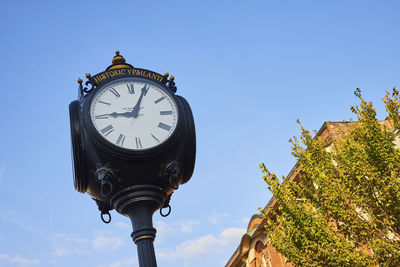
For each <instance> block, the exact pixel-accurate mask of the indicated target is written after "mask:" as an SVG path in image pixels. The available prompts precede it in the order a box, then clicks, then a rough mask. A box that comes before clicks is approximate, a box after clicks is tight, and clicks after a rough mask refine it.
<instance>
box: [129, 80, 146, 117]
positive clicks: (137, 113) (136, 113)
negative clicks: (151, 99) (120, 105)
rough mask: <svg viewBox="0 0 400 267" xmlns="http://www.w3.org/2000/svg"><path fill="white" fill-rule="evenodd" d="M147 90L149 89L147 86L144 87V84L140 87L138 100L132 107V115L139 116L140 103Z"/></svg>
mask: <svg viewBox="0 0 400 267" xmlns="http://www.w3.org/2000/svg"><path fill="white" fill-rule="evenodd" d="M148 90H149V88H148V87H146V85H145V86H144V87H143V88H142V93H141V94H140V96H139V99H138V102H137V103H136V105H135V106H134V107H133V110H132V115H133V117H134V118H137V117H138V116H139V110H140V103H141V102H142V98H143V96H145V95H146V94H147V91H148Z"/></svg>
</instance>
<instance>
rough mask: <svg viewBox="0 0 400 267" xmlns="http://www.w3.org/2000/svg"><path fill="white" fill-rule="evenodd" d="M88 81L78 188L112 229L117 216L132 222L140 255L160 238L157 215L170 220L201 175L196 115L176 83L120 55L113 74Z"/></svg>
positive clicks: (74, 115)
mask: <svg viewBox="0 0 400 267" xmlns="http://www.w3.org/2000/svg"><path fill="white" fill-rule="evenodd" d="M86 78H87V81H86V82H85V83H84V85H83V80H82V79H78V83H79V97H78V100H75V101H73V102H72V103H71V104H70V106H69V111H70V123H71V139H72V154H73V170H74V186H75V189H76V190H77V191H79V192H81V193H85V192H86V193H88V194H89V195H90V196H91V197H92V198H93V199H94V200H95V201H96V203H97V205H98V207H99V210H100V211H101V217H102V220H103V221H104V222H109V221H110V220H111V216H110V213H109V211H110V210H112V209H115V210H116V211H117V212H119V213H121V214H123V215H126V216H128V217H130V219H131V221H132V225H133V228H134V232H133V233H132V237H133V239H134V241H135V243H136V244H137V245H138V250H139V247H140V246H143V247H146V246H148V245H149V244H147V245H145V243H146V242H149V240H150V241H151V242H152V241H153V239H154V237H155V229H154V228H153V227H152V222H151V216H152V214H153V212H154V211H155V210H157V209H160V208H169V211H168V214H169V212H170V206H169V201H170V198H171V194H172V193H173V192H174V190H176V189H178V186H179V185H181V184H183V183H186V182H187V181H188V180H189V179H190V178H191V176H192V174H193V170H194V163H195V153H196V152H195V151H196V138H195V128H194V120H193V115H192V112H191V109H190V106H189V104H188V103H187V101H186V100H185V99H184V98H183V97H182V96H179V95H177V94H176V86H175V82H174V77H173V76H169V74H168V73H165V74H164V75H161V74H159V73H156V72H153V71H150V70H146V69H140V68H135V67H133V66H132V65H130V64H128V63H126V61H125V59H124V58H123V57H122V56H121V55H120V54H119V51H116V55H115V56H114V58H113V60H112V65H110V66H109V67H108V68H107V69H106V70H105V71H103V72H100V73H98V74H96V75H93V76H92V75H90V74H86ZM138 214H141V215H140V216H139V215H138ZM106 215H108V216H106ZM162 215H163V214H162ZM164 215H165V214H164ZM149 216H150V217H149ZM144 217H146V218H147V219H143V218H144ZM149 218H150V219H149ZM137 220H139V221H137ZM145 240H147V241H145ZM142 241H143V242H144V243H143V242H142ZM151 247H152V243H151ZM153 250H154V249H153ZM149 253H150V254H151V252H149ZM153 254H154V251H153ZM142 256H143V255H142ZM139 258H142V260H144V259H145V258H146V257H141V256H140V255H139ZM150 262H152V261H150ZM154 264H155V258H154V263H146V262H142V263H141V266H155V265H154Z"/></svg>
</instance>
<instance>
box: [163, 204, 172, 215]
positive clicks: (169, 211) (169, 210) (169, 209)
mask: <svg viewBox="0 0 400 267" xmlns="http://www.w3.org/2000/svg"><path fill="white" fill-rule="evenodd" d="M163 208H168V212H167V213H166V214H163V213H162V209H163ZM170 213H171V206H170V205H169V204H168V206H166V207H162V208H161V209H160V214H161V216H163V217H167V216H168V215H169V214H170Z"/></svg>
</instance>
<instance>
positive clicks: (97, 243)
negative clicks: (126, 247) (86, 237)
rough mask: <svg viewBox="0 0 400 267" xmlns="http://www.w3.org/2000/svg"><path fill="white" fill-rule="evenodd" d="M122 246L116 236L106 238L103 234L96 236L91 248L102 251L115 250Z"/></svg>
mask: <svg viewBox="0 0 400 267" xmlns="http://www.w3.org/2000/svg"><path fill="white" fill-rule="evenodd" d="M122 245H123V241H122V239H121V238H118V237H116V236H111V235H110V234H108V236H106V234H104V233H101V234H99V235H97V236H96V237H95V238H94V240H93V241H92V247H93V249H95V250H102V249H107V250H109V249H111V250H116V249H117V248H119V247H120V246H122Z"/></svg>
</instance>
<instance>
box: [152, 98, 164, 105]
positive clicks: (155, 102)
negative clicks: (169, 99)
mask: <svg viewBox="0 0 400 267" xmlns="http://www.w3.org/2000/svg"><path fill="white" fill-rule="evenodd" d="M164 99H165V96H163V97H160V98H159V99H157V100H156V101H154V104H157V103H159V102H161V101H163V100H164Z"/></svg>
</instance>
